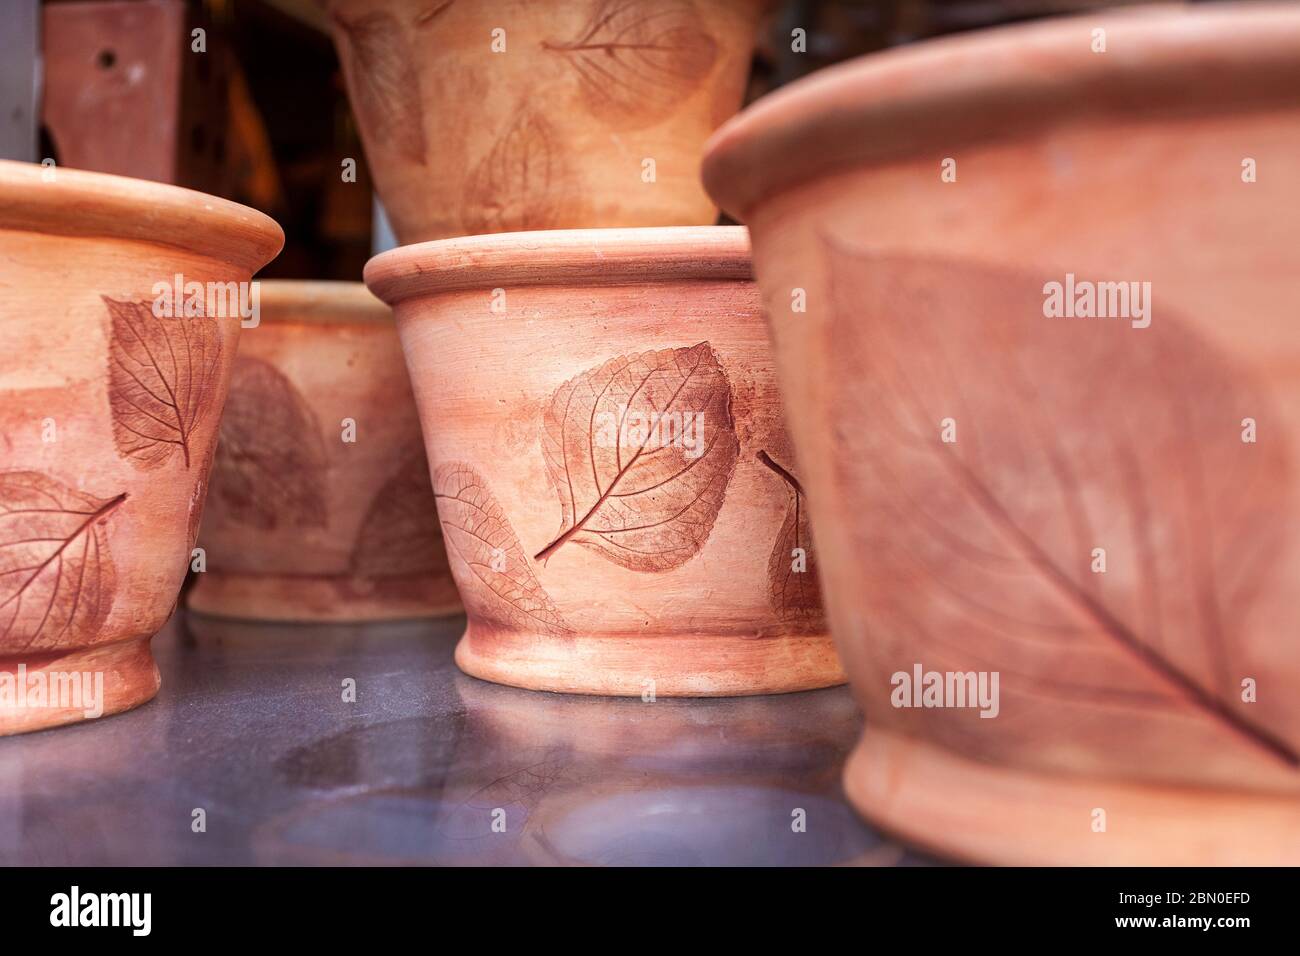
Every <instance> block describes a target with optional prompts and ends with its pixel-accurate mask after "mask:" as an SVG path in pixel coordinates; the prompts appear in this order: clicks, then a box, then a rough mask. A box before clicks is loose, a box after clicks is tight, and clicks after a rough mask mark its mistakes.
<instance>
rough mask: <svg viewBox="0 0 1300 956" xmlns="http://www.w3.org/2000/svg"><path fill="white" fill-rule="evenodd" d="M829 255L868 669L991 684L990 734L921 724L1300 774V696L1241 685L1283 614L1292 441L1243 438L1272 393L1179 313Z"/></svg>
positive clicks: (1162, 767) (1006, 756)
mask: <svg viewBox="0 0 1300 956" xmlns="http://www.w3.org/2000/svg"><path fill="white" fill-rule="evenodd" d="M823 243H824V248H825V252H826V256H827V261H828V264H829V273H830V278H831V298H832V309H833V318H832V322H831V325H830V327H829V329H828V335H829V336H830V338H829V340H828V341H829V342H833V343H834V347H833V349H831V350H829V353H828V354H829V356H830V360H829V363H828V368H827V378H828V382H827V387H828V398H829V400H830V402H831V406H830V407H832V408H834V409H835V410H836V414H837V415H839V416H841V419H840V420H841V421H842V422H844V423H846V424H844V425H843V426H842V427H839V428H837V431H836V435H837V439H838V440H839V443H838V445H837V456H836V459H835V461H834V462H833V463H832V468H833V471H832V474H833V476H834V480H835V482H836V485H837V487H838V497H839V499H840V500H842V501H851V502H855V503H857V504H858V506H859V507H860V509H861V510H860V513H858V514H857V515H856V516H855V517H854V519H853V520H852V521H851V522H849V523H848V526H847V533H848V534H849V536H850V546H851V547H852V548H853V551H852V553H853V554H854V556H855V559H856V560H857V561H858V562H859V567H858V568H857V571H858V573H857V575H856V577H855V581H856V583H857V586H859V587H860V588H861V600H862V601H863V602H864V604H865V606H868V607H870V608H871V613H872V615H873V619H872V628H871V633H872V644H871V652H872V655H873V657H874V658H875V659H876V660H877V661H878V663H879V666H880V667H881V668H882V669H883V670H884V672H885V673H888V671H889V669H891V668H892V667H894V666H897V665H901V664H902V663H904V662H906V661H915V660H919V659H920V658H918V657H917V656H916V655H917V654H918V653H925V654H926V655H927V657H926V662H927V664H928V665H930V666H934V667H940V668H943V669H950V670H955V671H964V670H966V669H970V668H978V669H993V670H999V671H1000V672H1001V674H1002V700H1003V704H1002V710H1003V715H1004V720H1006V719H1007V718H1008V717H1009V718H1010V720H1009V721H1008V722H1007V723H1005V724H1003V725H1002V726H1001V727H1000V728H999V730H1000V731H1002V732H1001V733H998V734H990V733H988V732H981V731H982V728H980V727H971V724H972V723H974V724H977V725H978V724H980V723H983V722H981V721H974V722H970V721H966V722H963V721H961V720H959V719H955V718H950V717H949V716H948V715H947V714H940V715H937V716H933V715H927V716H926V718H925V721H926V722H925V728H924V732H925V733H927V734H929V735H931V736H936V737H939V738H941V742H942V743H944V745H945V746H950V747H957V748H964V749H966V750H974V751H976V752H979V753H980V754H981V755H984V756H995V757H997V759H1003V760H1011V761H1017V760H1020V761H1023V760H1025V759H1027V757H1026V755H1027V754H1031V753H1033V752H1034V750H1035V748H1038V751H1039V755H1040V759H1042V760H1053V761H1060V762H1062V763H1063V764H1065V765H1068V766H1070V767H1071V768H1073V769H1075V770H1079V769H1080V768H1081V767H1083V768H1085V769H1087V766H1086V765H1085V764H1084V763H1083V761H1085V760H1092V761H1094V764H1093V765H1092V766H1093V768H1105V769H1106V770H1108V771H1112V772H1113V771H1114V769H1115V765H1116V764H1117V763H1119V762H1124V764H1125V766H1126V767H1127V769H1128V772H1131V773H1137V774H1145V775H1148V776H1159V777H1163V778H1170V777H1175V776H1179V777H1181V778H1186V777H1187V776H1188V775H1189V774H1191V773H1193V772H1194V773H1195V774H1198V775H1200V776H1201V778H1202V779H1213V780H1214V781H1215V782H1216V783H1224V784H1232V785H1239V784H1240V781H1241V779H1242V778H1243V776H1244V775H1245V774H1246V773H1248V772H1259V773H1267V774H1272V773H1276V772H1277V770H1278V765H1277V762H1278V761H1281V763H1282V764H1284V765H1286V766H1288V767H1289V768H1291V769H1294V768H1295V767H1296V766H1298V765H1300V754H1298V749H1297V747H1298V740H1300V733H1298V731H1300V715H1298V713H1297V709H1296V707H1295V705H1294V704H1293V703H1291V702H1288V701H1285V700H1283V699H1282V697H1285V695H1282V697H1279V698H1277V699H1270V700H1268V701H1265V700H1263V699H1261V700H1260V702H1259V703H1258V704H1247V703H1243V701H1242V699H1241V694H1240V681H1241V680H1242V678H1243V677H1244V676H1246V675H1249V674H1251V673H1253V671H1252V670H1251V668H1252V667H1253V666H1256V665H1257V664H1258V662H1259V660H1260V659H1261V655H1266V651H1267V648H1269V647H1270V646H1272V645H1274V644H1275V642H1276V641H1277V640H1280V639H1282V638H1281V635H1279V634H1277V633H1276V624H1275V623H1273V622H1276V621H1280V620H1284V619H1286V615H1288V614H1292V615H1293V614H1294V608H1293V606H1292V605H1291V604H1290V603H1289V602H1290V600H1291V599H1290V598H1289V597H1288V589H1289V584H1288V582H1285V581H1283V580H1282V576H1283V575H1284V571H1283V569H1285V568H1287V567H1293V566H1294V563H1293V559H1291V558H1290V557H1288V556H1287V554H1286V549H1287V548H1288V547H1290V545H1289V544H1288V541H1287V538H1286V534H1287V528H1288V524H1287V520H1286V519H1287V516H1288V513H1289V509H1291V508H1293V507H1294V505H1293V504H1292V502H1293V501H1294V487H1295V482H1294V478H1293V476H1292V474H1291V470H1290V467H1289V462H1288V460H1287V452H1286V446H1285V445H1284V444H1283V443H1279V442H1271V443H1264V442H1261V443H1260V444H1258V445H1248V444H1244V443H1243V442H1242V441H1241V438H1240V434H1239V431H1238V429H1237V427H1236V422H1237V421H1238V420H1239V419H1241V418H1242V417H1243V415H1248V414H1249V415H1255V416H1259V417H1260V418H1261V420H1263V417H1264V416H1265V415H1267V414H1269V409H1270V406H1271V404H1272V399H1271V397H1270V396H1269V395H1268V394H1267V392H1266V391H1265V390H1264V389H1262V388H1261V387H1260V383H1258V382H1257V381H1256V380H1255V379H1253V378H1252V377H1251V376H1250V375H1248V374H1246V373H1245V372H1244V371H1243V370H1242V369H1240V368H1238V367H1236V366H1235V365H1234V364H1233V363H1232V362H1231V361H1230V360H1229V359H1228V358H1227V357H1226V356H1224V355H1223V354H1221V353H1220V352H1219V351H1218V350H1216V349H1215V348H1214V347H1213V346H1212V344H1211V343H1209V342H1208V341H1206V340H1204V339H1202V338H1201V337H1200V336H1199V335H1198V334H1197V333H1196V330H1195V328H1194V327H1192V326H1191V325H1190V323H1188V322H1187V321H1186V320H1185V319H1184V318H1183V317H1182V316H1180V315H1179V314H1178V313H1177V310H1176V309H1173V308H1164V309H1163V315H1162V316H1158V317H1156V319H1155V321H1154V322H1153V323H1152V324H1151V327H1150V328H1144V329H1135V328H1132V327H1131V325H1130V321H1129V320H1128V319H1096V318H1093V319H1087V318H1083V319H1068V320H1064V319H1048V318H1044V315H1043V295H1042V286H1043V278H1042V276H1041V275H1029V274H1023V273H1019V272H1015V271H1011V270H1001V269H994V268H989V267H985V266H982V265H977V264H971V263H966V262H960V261H951V260H940V259H934V260H931V259H925V258H913V257H908V256H902V255H877V254H873V253H870V252H865V251H857V250H853V249H851V248H847V247H845V246H844V245H842V244H841V243H840V242H839V241H838V240H832V239H830V238H829V237H824V239H823ZM946 419H951V420H952V421H953V422H955V423H956V432H955V435H956V440H955V441H944V440H941V438H940V428H941V424H940V423H941V422H943V421H945V420H946ZM1095 548H1104V549H1105V552H1106V555H1107V564H1108V567H1107V569H1106V573H1104V574H1103V573H1095V571H1096V569H1095V567H1092V566H1090V562H1091V561H1093V559H1094V549H1095ZM1288 562H1292V563H1288ZM1262 659H1267V656H1264V657H1263V658H1262ZM931 661H933V664H931ZM1251 661H1254V662H1255V663H1254V664H1252V663H1251ZM906 666H909V667H910V666H911V664H907V665H906ZM886 711H887V712H886V713H883V714H882V715H880V716H879V718H878V719H882V720H884V721H886V722H890V723H900V722H905V721H909V720H919V719H921V718H917V717H915V716H913V715H911V714H910V713H903V712H901V711H896V710H894V709H893V708H886ZM1135 712H1138V713H1140V715H1141V716H1140V717H1139V718H1138V720H1137V722H1136V723H1135V722H1134V719H1133V715H1134V713H1135ZM1135 726H1138V727H1140V728H1141V730H1142V732H1141V733H1134V727H1135ZM1052 730H1055V731H1057V732H1056V733H1055V734H1052V733H1051V731H1052ZM1045 734H1046V735H1047V736H1050V737H1051V740H1052V741H1053V743H1052V744H1051V746H1050V747H1049V746H1047V745H1046V744H1044V742H1043V741H1044V737H1045ZM1193 741H1194V743H1193ZM1119 744H1122V745H1119ZM1062 754H1065V755H1067V757H1068V759H1067V757H1062V756H1061V755H1062ZM1191 754H1195V755H1196V756H1197V757H1198V759H1197V760H1194V761H1189V760H1188V759H1187V758H1188V757H1189V755H1191ZM1261 758H1264V759H1263V762H1262V763H1261ZM1193 767H1194V768H1195V770H1193V769H1192V768H1193Z"/></svg>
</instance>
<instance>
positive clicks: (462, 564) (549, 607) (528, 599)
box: [433, 462, 569, 635]
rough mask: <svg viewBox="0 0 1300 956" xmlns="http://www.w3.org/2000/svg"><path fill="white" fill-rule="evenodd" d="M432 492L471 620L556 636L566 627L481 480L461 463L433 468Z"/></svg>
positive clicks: (489, 490) (567, 630)
mask: <svg viewBox="0 0 1300 956" xmlns="http://www.w3.org/2000/svg"><path fill="white" fill-rule="evenodd" d="M433 493H434V497H435V498H436V499H437V502H438V517H439V519H440V520H441V521H442V536H443V540H444V541H445V542H446V544H447V553H448V555H450V556H455V557H456V558H459V561H456V562H453V563H452V573H453V574H454V575H455V578H456V584H457V586H458V587H459V588H460V593H461V597H462V598H463V599H464V602H465V609H466V610H467V611H468V612H469V613H470V614H471V615H473V616H478V617H482V618H484V619H486V620H490V621H497V622H499V623H503V624H508V625H511V626H514V627H517V628H519V629H521V630H533V631H541V632H542V633H546V634H553V635H561V634H566V633H568V632H569V626H568V624H566V623H565V622H564V618H562V617H561V616H560V612H559V610H558V609H557V608H556V606H555V604H554V602H552V601H551V598H550V596H549V595H548V594H547V593H546V591H545V590H544V589H543V588H542V584H541V582H540V581H538V580H537V575H536V574H534V573H533V568H532V565H530V564H529V563H528V556H527V555H526V554H525V553H524V549H523V548H522V547H521V546H520V544H519V538H518V537H517V536H516V535H515V532H514V529H513V528H512V527H511V526H510V521H509V519H508V518H506V515H505V512H504V511H502V509H501V505H500V504H499V503H498V502H497V500H496V498H495V496H494V495H493V494H492V491H491V489H490V488H488V486H487V482H486V481H484V480H483V477H482V476H481V475H480V474H479V473H478V472H477V471H475V470H474V468H473V467H472V466H470V465H467V464H465V463H463V462H448V463H446V464H443V465H439V466H438V469H437V471H435V472H434V476H433Z"/></svg>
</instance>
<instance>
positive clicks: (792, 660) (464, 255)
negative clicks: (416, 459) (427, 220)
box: [366, 227, 842, 696]
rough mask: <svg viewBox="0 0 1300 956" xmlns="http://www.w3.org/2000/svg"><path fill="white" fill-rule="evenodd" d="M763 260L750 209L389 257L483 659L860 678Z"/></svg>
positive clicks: (374, 281) (388, 272)
mask: <svg viewBox="0 0 1300 956" xmlns="http://www.w3.org/2000/svg"><path fill="white" fill-rule="evenodd" d="M749 275H750V265H749V250H748V243H747V240H746V238H745V235H744V230H742V229H739V228H736V227H730V228H727V227H700V228H665V229H609V230H577V231H567V232H547V233H516V234H510V235H504V236H495V237H493V236H486V237H474V238H471V239H460V240H444V241H441V242H436V243H427V244H424V245H419V246H412V247H406V248H401V249H396V250H394V251H392V252H389V253H385V254H384V255H382V256H379V257H378V258H376V259H373V260H371V262H370V263H369V264H368V266H367V267H366V282H367V284H368V285H369V286H370V288H371V289H372V290H373V291H375V293H376V294H377V295H379V296H380V297H381V298H383V299H384V300H386V301H388V302H389V303H391V304H393V306H394V311H395V312H396V315H397V320H398V331H399V332H400V333H401V337H402V345H403V348H404V350H405V352H406V357H407V365H408V366H409V368H410V370H411V378H412V381H413V382H414V385H415V397H416V402H417V404H418V405H419V407H420V415H421V419H422V421H423V424H424V439H425V445H426V447H427V448H428V450H429V458H430V462H431V465H432V468H433V483H434V494H435V495H436V497H437V499H438V514H439V517H440V519H441V520H442V527H443V537H444V539H446V541H447V550H448V554H449V556H450V559H451V565H452V572H453V573H454V574H455V576H456V581H457V583H458V584H459V586H460V592H461V595H462V597H463V598H464V600H465V607H466V611H467V613H468V615H469V628H468V630H467V631H466V635H465V638H464V640H462V642H461V644H460V646H459V647H458V649H457V653H456V660H457V662H458V663H459V664H460V666H461V667H462V668H463V669H464V670H466V671H467V672H468V673H470V674H472V675H474V676H476V677H483V678H485V679H488V680H494V681H498V682H500V683H506V684H514V685H516V686H520V687H529V688H536V689H544V690H560V691H575V692H581V693H593V694H622V695H641V694H643V693H644V694H649V693H652V692H653V693H654V694H657V695H665V696H667V695H697V696H708V695H731V694H754V693H771V692H779V691H791V690H803V689H807V688H811V687H824V686H827V685H829V684H835V683H839V682H841V681H842V672H841V669H840V665H839V662H838V660H837V659H836V657H835V653H834V650H833V648H832V647H831V642H830V639H829V637H828V636H827V634H826V633H825V630H824V623H823V620H822V614H821V603H820V599H819V597H818V594H817V588H816V579H815V562H814V560H813V557H814V555H813V551H812V548H811V543H810V542H809V541H808V531H807V517H806V511H805V510H804V508H803V503H802V502H803V495H802V491H801V489H800V487H799V485H798V481H797V478H796V477H795V476H796V475H797V474H798V471H799V469H798V468H797V466H795V464H794V462H793V461H792V456H791V453H790V446H789V442H788V440H787V438H786V435H785V431H784V430H783V428H782V424H781V409H780V404H779V402H778V400H777V394H776V384H775V381H774V378H773V370H772V364H771V359H770V357H769V354H768V351H767V341H766V336H765V334H764V331H763V325H762V320H761V318H760V316H759V312H758V293H757V290H756V289H755V287H754V285H753V282H752V281H751V280H750V279H749ZM796 550H798V551H799V554H798V555H794V552H795V551H796ZM796 566H798V567H799V568H801V569H802V570H799V571H797V572H796V571H795V570H794V569H795V567H796Z"/></svg>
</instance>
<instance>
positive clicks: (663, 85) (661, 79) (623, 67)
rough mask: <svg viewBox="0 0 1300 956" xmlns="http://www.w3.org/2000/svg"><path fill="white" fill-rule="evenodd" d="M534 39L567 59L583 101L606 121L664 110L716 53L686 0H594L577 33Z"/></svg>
mask: <svg viewBox="0 0 1300 956" xmlns="http://www.w3.org/2000/svg"><path fill="white" fill-rule="evenodd" d="M542 47H543V48H544V49H546V50H550V51H552V52H554V53H557V54H559V55H561V56H563V57H564V58H565V59H566V60H567V61H568V62H569V64H570V65H572V67H573V69H574V70H576V71H577V74H578V78H579V82H580V84H581V89H582V96H583V102H584V103H585V104H586V106H587V109H588V110H590V112H591V113H592V115H594V116H596V117H597V118H599V119H600V120H601V121H602V122H603V123H604V124H605V125H606V126H608V127H610V128H611V129H636V128H638V127H641V126H648V125H650V124H652V123H657V122H659V121H661V120H663V119H666V118H667V117H669V116H671V115H672V114H673V113H674V112H675V111H676V110H677V109H678V107H679V106H680V105H681V103H682V102H683V101H685V100H686V99H687V97H689V96H690V95H691V93H693V92H694V91H695V90H696V89H697V88H698V87H699V85H700V84H701V83H703V82H704V80H705V78H707V77H708V75H709V73H710V72H711V71H712V69H713V64H714V62H715V61H716V60H717V56H718V44H717V41H716V40H714V38H713V37H712V36H711V35H710V34H709V33H708V32H707V31H706V29H705V24H704V20H703V18H702V17H701V16H700V14H699V11H698V10H697V9H696V6H695V4H694V3H692V2H691V0H658V2H655V3H646V2H644V0H597V2H596V4H595V5H594V7H593V8H592V14H591V18H590V19H589V20H588V21H587V25H586V26H585V27H584V28H583V30H582V32H581V33H580V34H579V35H578V36H577V37H574V38H573V39H572V40H568V41H558V40H549V41H547V42H545V43H543V44H542Z"/></svg>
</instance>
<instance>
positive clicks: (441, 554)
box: [351, 454, 448, 577]
mask: <svg viewBox="0 0 1300 956" xmlns="http://www.w3.org/2000/svg"><path fill="white" fill-rule="evenodd" d="M437 515H438V512H437V504H436V503H435V501H434V497H433V486H432V485H431V484H430V483H429V465H428V463H427V462H426V460H425V457H424V455H422V454H415V455H410V456H409V457H408V458H407V459H406V461H405V462H404V463H403V464H402V465H401V467H399V468H398V470H397V471H396V472H394V474H393V475H392V477H391V478H389V479H388V481H386V482H384V485H383V487H381V488H380V489H379V491H378V492H377V493H376V494H375V497H374V500H373V501H372V502H371V503H370V508H369V509H368V510H367V511H366V517H365V520H364V521H363V522H362V524H361V530H360V531H358V532H357V540H356V542H355V543H354V544H353V546H352V561H351V564H352V573H353V574H356V575H360V576H362V577H397V576H402V575H409V574H428V575H436V574H440V573H445V572H446V571H447V570H448V568H447V553H446V551H445V550H444V548H443V543H442V534H441V533H440V532H439V530H438V517H437Z"/></svg>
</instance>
